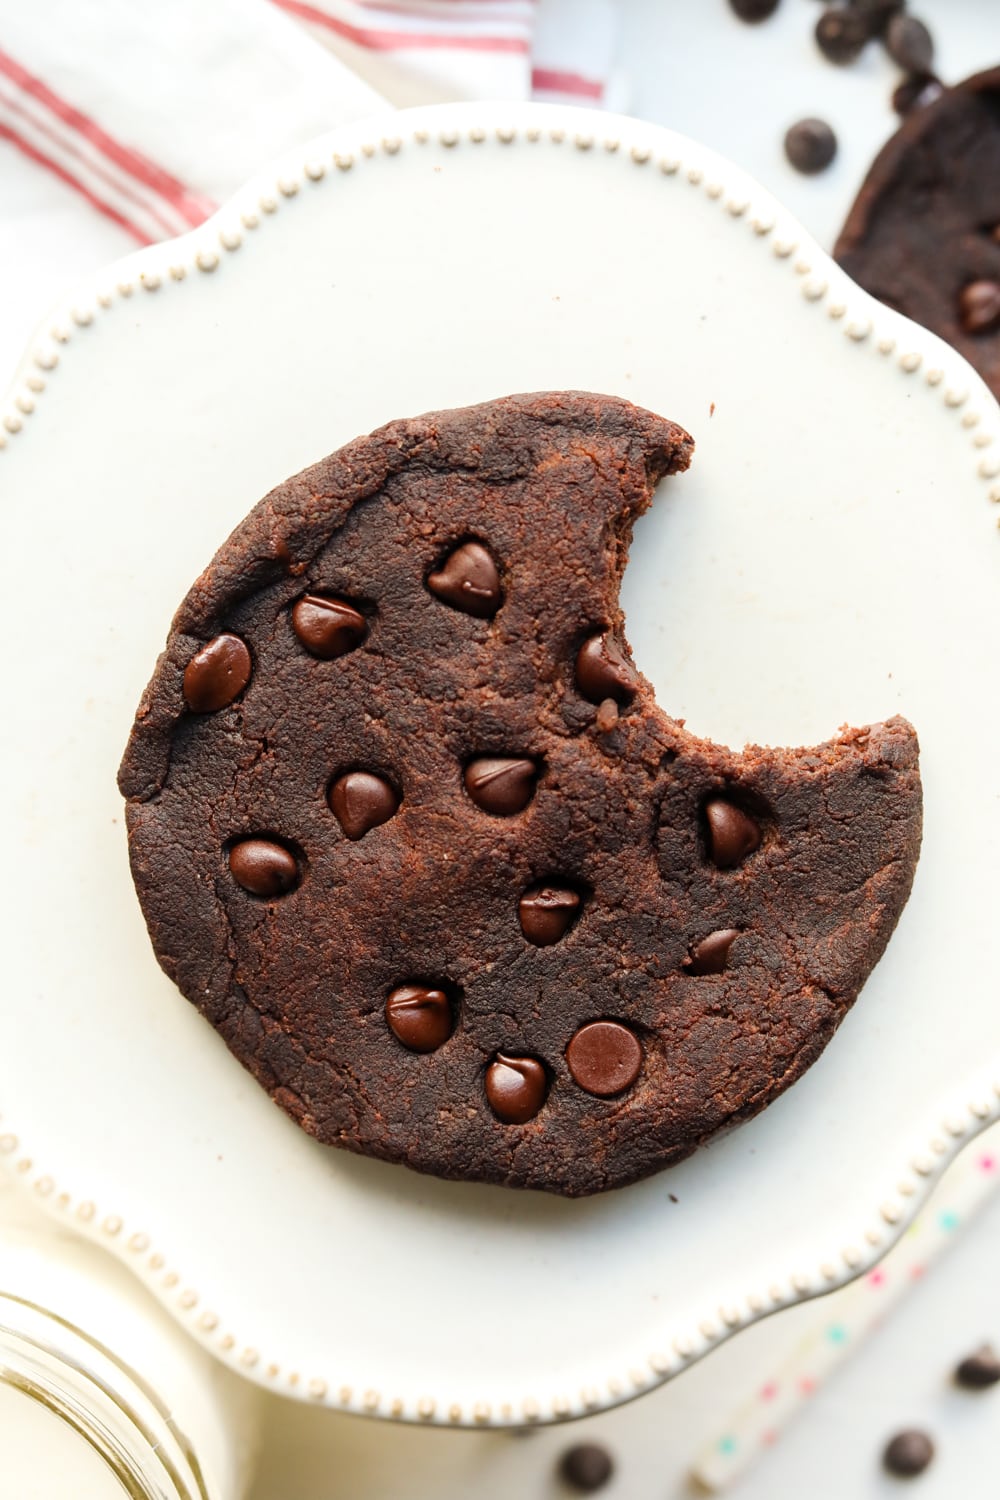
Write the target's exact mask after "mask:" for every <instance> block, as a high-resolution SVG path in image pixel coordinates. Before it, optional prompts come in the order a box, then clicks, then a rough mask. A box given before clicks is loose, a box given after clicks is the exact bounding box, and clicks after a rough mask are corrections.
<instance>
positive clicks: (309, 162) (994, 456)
mask: <svg viewBox="0 0 1000 1500" xmlns="http://www.w3.org/2000/svg"><path fill="white" fill-rule="evenodd" d="M491 138H492V139H493V140H495V141H496V142H498V143H499V144H500V145H501V146H512V145H514V144H515V143H516V142H518V141H519V140H520V141H523V142H524V143H525V144H527V145H539V144H541V143H543V142H544V143H546V144H549V145H553V146H562V145H567V146H570V147H573V148H575V149H576V150H577V151H581V152H594V153H595V155H597V156H600V155H610V156H617V157H618V158H619V159H620V160H621V161H623V162H628V163H631V164H632V165H633V166H635V167H640V168H643V167H649V168H652V169H653V170H654V171H655V170H657V169H658V170H659V172H660V173H661V174H662V175H663V176H664V177H667V178H676V179H678V180H679V181H684V182H687V183H688V184H690V185H691V186H692V187H695V188H700V189H702V190H703V191H704V192H705V194H706V195H707V196H708V198H709V199H711V200H712V201H714V202H716V203H718V204H719V205H720V207H721V208H722V209H723V210H724V212H725V213H726V215H727V216H728V217H729V218H730V219H732V220H733V221H734V222H735V223H740V222H742V223H746V224H748V225H749V226H750V228H751V230H752V232H753V234H754V236H755V237H756V238H758V239H760V240H766V239H768V238H769V237H771V236H772V235H775V230H776V228H777V217H776V215H775V214H774V213H773V212H771V211H768V210H765V211H762V212H757V213H755V212H754V210H753V203H752V199H751V197H750V195H749V193H748V192H747V191H745V190H744V189H743V188H742V187H741V188H740V189H738V190H737V191H735V192H730V191H729V189H728V188H727V186H726V184H725V182H724V181H723V180H722V178H721V176H720V175H719V174H718V173H717V172H716V171H714V170H711V169H709V170H706V168H705V167H704V166H703V165H701V164H699V163H693V164H692V165H690V166H688V167H685V165H684V163H683V161H682V160H681V159H680V157H679V156H672V155H658V154H657V151H656V149H655V147H654V146H653V145H652V144H650V143H649V142H647V141H642V140H637V141H635V142H634V143H632V144H628V143H626V142H624V141H623V140H622V138H621V136H618V135H602V134H601V133H600V132H598V131H589V130H577V131H573V130H570V129H565V128H563V127H560V126H551V127H549V128H547V129H546V128H544V127H543V126H541V125H529V126H526V127H521V128H518V127H516V126H514V125H503V124H501V125H495V126H491V127H487V126H484V125H472V126H468V127H465V128H458V127H446V128H443V129H439V130H437V131H432V130H428V129H426V128H419V127H418V128H417V129H415V130H413V131H412V132H411V134H410V135H409V137H408V138H405V139H404V136H402V135H395V134H388V135H384V136H381V137H380V138H379V140H378V141H376V142H366V143H364V144H362V145H360V146H358V147H357V149H356V151H339V150H334V151H332V152H327V153H326V154H322V153H321V152H319V151H318V150H317V149H312V150H311V151H308V152H307V154H306V156H305V157H304V158H303V159H302V161H301V164H300V166H299V168H298V170H297V171H292V170H289V169H287V168H286V169H285V170H284V171H282V172H280V173H279V174H278V176H277V178H276V179H275V181H274V183H273V185H272V186H270V187H269V188H266V189H264V190H263V191H260V192H258V193H257V195H256V196H255V198H254V199H253V200H251V199H250V198H249V197H248V196H247V195H246V194H245V193H239V194H237V195H236V199H235V200H234V202H235V203H236V204H237V205H238V208H234V207H233V206H232V204H231V205H229V206H226V207H223V208H222V209H220V210H219V212H218V213H217V214H215V215H213V216H212V218H211V219H208V220H207V221H206V223H205V224H204V225H202V226H200V227H199V228H198V229H196V230H193V231H192V232H191V233H190V234H188V235H185V236H184V237H183V239H181V240H177V241H172V242H171V241H167V242H165V243H164V244H159V245H151V246H148V247H147V248H146V249H145V250H143V251H140V252H139V253H138V256H137V257H131V258H130V262H131V263H132V264H135V263H137V262H138V261H145V260H149V261H150V262H152V261H155V262H156V263H157V264H156V267H155V268H154V267H153V265H152V264H151V265H150V267H149V269H145V268H143V269H139V270H138V271H137V272H136V274H134V275H133V276H131V277H122V278H120V279H117V280H115V281H114V282H113V283H111V282H104V283H101V282H100V281H98V282H97V283H95V285H94V288H93V291H92V293H91V294H90V295H89V296H87V295H83V294H81V296H80V298H79V299H78V300H77V301H74V302H71V303H69V304H68V305H67V306H66V307H65V308H64V309H63V311H62V312H61V313H60V314H59V315H58V316H57V317H55V318H54V319H53V320H52V321H51V323H49V325H48V327H47V328H46V329H45V330H44V332H43V333H42V334H41V335H36V338H35V340H34V342H33V345H32V347H31V349H30V353H29V356H28V363H29V368H28V371H27V373H25V374H23V375H22V376H21V378H20V379H19V380H17V381H16V382H15V384H14V386H13V388H12V390H11V391H10V393H9V396H8V398H7V400H6V402H5V405H4V409H3V411H2V412H0V451H2V450H3V449H5V448H6V447H7V446H8V445H9V440H10V438H12V437H16V436H17V435H18V434H19V433H20V432H22V431H23V430H24V425H25V422H26V421H27V419H29V418H30V417H31V416H33V415H34V413H35V411H36V410H37V408H38V401H39V398H40V397H41V396H42V395H43V394H44V392H45V391H46V390H47V388H48V384H49V377H51V375H52V372H53V371H55V370H56V369H57V367H58V365H59V362H60V358H61V351H62V349H63V348H64V347H65V346H66V345H67V344H69V343H70V341H71V340H72V339H74V338H75V337H77V336H79V334H80V333H82V332H83V331H84V330H86V329H87V328H89V327H91V326H92V324H93V323H94V320H95V318H96V317H97V316H98V314H99V313H100V312H102V311H107V310H109V309H110V308H111V307H112V306H113V305H114V303H115V301H116V299H128V298H130V297H131V296H133V295H134V293H135V292H137V291H144V292H148V293H156V292H159V291H161V290H162V289H165V288H167V287H168V286H169V284H170V283H171V282H173V283H181V282H183V281H185V280H186V278H187V276H188V274H189V273H191V272H194V273H202V274H205V275H211V274H212V273H213V272H215V271H217V270H218V269H219V268H220V266H221V265H222V263H223V259H224V257H225V256H227V255H233V254H235V253H236V252H237V251H239V250H240V249H241V248H242V246H243V245H244V243H245V241H246V238H247V236H248V235H251V234H253V233H254V232H255V231H256V230H258V229H259V228H260V227H261V225H262V224H263V223H264V222H265V221H266V220H267V219H268V218H270V217H273V215H274V214H276V213H277V212H278V210H279V208H280V206H281V203H282V201H283V200H285V201H288V200H290V199H293V198H295V197H297V196H298V194H299V193H300V192H301V191H302V190H303V189H304V188H308V187H309V186H310V185H312V186H313V187H316V186H318V185H319V184H320V183H322V182H323V181H324V180H326V179H327V178H330V177H332V178H334V179H336V178H338V177H342V176H344V175H346V174H348V173H350V172H351V171H352V170H353V169H355V168H356V167H360V166H361V165H362V164H363V163H364V162H365V161H370V160H371V159H372V158H374V157H376V156H382V157H398V156H399V155H400V153H401V152H402V151H403V150H404V147H405V146H406V145H410V146H411V147H412V146H417V147H421V146H427V145H429V144H431V143H432V142H433V143H436V144H438V145H440V146H442V147H444V148H445V149H446V150H455V149H456V148H458V147H459V146H461V145H463V144H465V145H471V146H473V147H482V146H483V145H485V144H486V143H487V142H489V141H490V140H491ZM771 243H772V249H773V252H774V254H775V256H776V257H777V258H778V259H780V260H786V261H788V262H790V263H791V265H792V267H793V269H794V272H795V274H796V276H797V277H798V278H799V282H800V287H801V292H802V296H803V297H804V298H805V300H806V301H807V302H810V303H813V304H816V305H818V306H822V305H823V304H824V303H825V304H826V311H827V314H828V316H829V318H830V320H831V321H832V322H834V323H837V324H839V325H840V326H841V328H842V329H843V332H844V334H845V335H846V337H847V338H848V339H850V340H851V341H852V342H853V343H855V344H858V345H861V344H865V343H868V342H869V341H871V343H872V345H873V347H874V348H875V349H876V351H877V352H878V354H879V355H880V356H881V357H882V358H884V359H886V360H894V361H895V363H896V366H897V368H898V369H899V370H900V371H901V372H902V374H904V375H908V376H909V375H916V374H917V373H918V372H919V371H921V370H923V378H924V380H925V382H926V384H927V385H928V386H929V387H931V388H932V389H940V391H941V395H942V397H943V400H944V404H945V406H946V407H947V408H948V409H949V410H950V411H954V412H956V413H958V412H960V411H961V412H962V415H961V418H960V420H961V423H962V427H963V428H964V429H966V430H967V431H968V432H969V434H970V440H971V444H972V447H973V450H974V452H975V454H976V456H977V458H978V463H977V465H976V474H977V477H978V478H980V479H982V480H984V481H986V482H987V483H989V484H990V485H991V488H990V490H989V498H990V500H992V501H994V502H995V503H998V504H1000V482H997V481H1000V425H998V422H997V418H996V412H995V410H992V411H990V412H989V416H988V417H987V410H986V408H979V407H969V401H970V398H971V394H972V393H971V390H970V388H969V386H968V385H967V384H965V383H964V382H962V381H961V380H958V381H956V382H954V383H953V382H949V381H948V379H947V374H946V371H945V370H944V369H942V368H941V367H940V365H938V364H936V363H935V362H934V361H933V358H932V357H931V355H932V354H933V352H934V351H930V352H929V351H926V350H921V349H920V348H917V347H909V348H904V349H902V350H900V349H899V347H898V341H897V339H896V338H895V337H894V336H893V335H892V334H891V333H890V332H888V331H886V332H885V333H883V334H881V335H880V334H879V331H878V329H877V328H876V326H875V322H874V320H873V318H872V316H871V315H870V314H868V313H867V312H860V313H859V314H858V315H856V316H852V315H851V309H850V305H849V300H847V299H849V298H850V295H851V293H852V292H854V291H855V290H856V289H855V288H854V287H853V284H852V283H851V282H850V281H849V279H848V278H847V276H846V275H845V274H844V273H843V272H842V271H840V269H839V267H837V266H836V265H835V262H833V261H831V260H830V259H829V257H827V256H826V255H825V253H824V252H822V251H818V259H819V261H822V262H825V267H824V265H818V266H817V265H815V264H814V259H815V258H816V257H815V256H814V255H812V254H810V253H809V252H808V251H807V253H806V254H804V255H799V254H798V251H799V243H798V241H797V240H796V238H795V237H794V235H790V236H781V235H775V237H774V238H773V239H772V241H771ZM817 248H818V247H817ZM171 251H173V252H174V253H173V254H171V253H170V252H171ZM182 251H183V253H182ZM831 271H832V272H833V273H834V274H833V275H832V277H831ZM930 337H932V338H933V336H932V335H931V336H930ZM910 339H911V343H912V342H913V339H912V334H911V335H910ZM954 357H955V359H960V356H958V355H955V356H954ZM962 363H963V364H964V363H965V362H964V361H962ZM963 408H966V409H964V410H963ZM991 427H992V428H993V430H990V429H991ZM990 448H993V449H994V450H995V451H994V452H992V453H990V452H988V451H986V450H988V449H990ZM997 524H998V526H1000V519H998V522H997Z"/></svg>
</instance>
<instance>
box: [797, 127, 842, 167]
mask: <svg viewBox="0 0 1000 1500" xmlns="http://www.w3.org/2000/svg"><path fill="white" fill-rule="evenodd" d="M836 154H837V137H836V136H835V135H834V133H833V131H832V130H831V129H830V126H829V125H828V124H827V123H826V121H825V120H815V119H810V120H798V121H796V123H795V124H794V125H791V126H789V128H788V130H787V131H786V132H785V155H786V156H787V157H788V160H789V161H790V162H791V164H792V166H793V167H794V168H795V170H796V171H797V172H804V173H806V175H807V176H811V175H812V174H813V173H814V172H822V171H823V169H824V167H828V166H829V165H830V163H831V162H832V161H833V158H834V157H835V156H836Z"/></svg>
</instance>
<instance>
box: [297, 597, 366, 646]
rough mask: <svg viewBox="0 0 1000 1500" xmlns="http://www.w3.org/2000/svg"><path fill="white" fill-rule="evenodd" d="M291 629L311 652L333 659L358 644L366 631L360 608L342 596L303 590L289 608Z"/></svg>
mask: <svg viewBox="0 0 1000 1500" xmlns="http://www.w3.org/2000/svg"><path fill="white" fill-rule="evenodd" d="M292 629H293V630H294V631H295V634H296V635H297V636H298V638H299V640H300V641H301V642H302V644H303V646H305V648H306V650H307V651H308V652H309V653H310V654H311V655H312V656H319V657H322V659H323V660H324V661H333V660H334V659H335V658H336V657H338V656H346V655H347V653H348V651H353V650H354V648H355V647H356V646H360V645H361V642H362V641H363V640H364V638H365V636H366V635H367V633H368V625H367V622H366V620H365V617H364V615H363V614H361V612H360V611H359V610H357V609H355V608H354V605H353V604H348V602H347V600H346V599H334V598H332V597H331V596H329V595H327V594H304V595H303V596H302V598H301V599H299V600H298V601H297V603H296V604H295V605H294V606H293V608H292Z"/></svg>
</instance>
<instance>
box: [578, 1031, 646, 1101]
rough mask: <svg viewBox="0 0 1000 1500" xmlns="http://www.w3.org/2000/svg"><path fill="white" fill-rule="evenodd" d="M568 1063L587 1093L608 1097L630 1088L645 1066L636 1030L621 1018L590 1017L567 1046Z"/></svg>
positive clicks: (603, 1097) (602, 1097)
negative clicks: (596, 1018) (590, 1019)
mask: <svg viewBox="0 0 1000 1500" xmlns="http://www.w3.org/2000/svg"><path fill="white" fill-rule="evenodd" d="M566 1066H567V1067H568V1068H569V1071H570V1073H571V1074H572V1075H573V1081H574V1083H578V1084H579V1085H580V1087H581V1088H582V1089H585V1090H586V1092H587V1093H588V1094H596V1095H597V1096H598V1098H600V1099H608V1098H610V1097H611V1095H612V1094H620V1093H621V1092H622V1090H623V1089H627V1088H631V1086H632V1084H633V1083H635V1080H636V1079H637V1078H638V1076H639V1070H640V1068H641V1067H642V1047H641V1046H640V1044H639V1038H638V1037H637V1036H636V1034H635V1032H634V1031H630V1030H629V1028H628V1027H627V1026H622V1025H621V1024H620V1022H618V1021H590V1022H588V1024H587V1025H586V1026H581V1027H580V1030H579V1031H578V1032H577V1033H576V1035H575V1036H574V1037H573V1039H572V1040H571V1042H570V1044H569V1046H568V1047H567V1048H566Z"/></svg>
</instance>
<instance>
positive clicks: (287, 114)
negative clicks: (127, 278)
mask: <svg viewBox="0 0 1000 1500" xmlns="http://www.w3.org/2000/svg"><path fill="white" fill-rule="evenodd" d="M615 4H616V0H171V3H170V4H169V5H165V6H164V5H162V4H158V3H153V0H90V3H88V4H86V5H83V4H81V3H80V0H45V3H44V4H36V5H23V4H18V3H16V0H0V16H2V19H3V25H2V27H0V171H5V172H6V175H7V178H8V185H9V184H10V183H12V182H13V183H14V184H15V188H16V191H15V198H17V199H19V200H20V199H25V198H26V199H29V200H32V201H30V202H28V205H27V207H28V210H29V213H28V217H29V218H30V219H31V221H32V222H37V221H44V220H45V218H46V212H45V201H44V198H45V195H52V203H53V212H55V201H56V198H58V200H59V212H60V215H61V219H60V222H65V208H66V206H67V204H68V202H69V201H70V200H72V201H73V202H75V203H77V204H78V205H79V208H80V210H81V212H88V213H96V214H99V215H101V216H102V218H103V220H104V221H105V226H106V227H110V228H111V229H112V231H113V232H115V233H117V234H119V235H120V237H121V240H122V243H121V245H120V246H119V247H118V251H119V253H120V250H122V249H124V248H127V243H128V242H131V243H136V242H137V243H139V244H148V243H151V242H153V241H156V240H160V239H164V238H168V237H169V236H171V235H175V234H180V233H183V232H184V231H185V230H187V229H190V228H191V227H192V226H193V225H195V224H198V223H200V222H201V221H202V220H203V219H204V218H205V217H207V215H208V214H210V213H211V212H212V211H213V209H214V208H215V206H216V205H217V204H218V203H219V202H220V201H221V200H222V199H223V198H225V197H226V196H227V195H228V194H229V193H231V192H232V191H233V190H234V189H235V188H236V187H237V186H238V185H239V184H240V183H241V182H242V181H243V180H244V179H245V178H247V177H248V176H250V175H251V174H252V173H253V172H254V171H255V170H256V169H257V168H258V167H260V166H261V165H262V164H263V163H264V162H266V161H267V160H268V159H270V158H272V157H274V156H276V155H278V154H279V153H280V152H282V151H283V150H285V149H287V148H288V147H291V146H294V145H296V144H297V143H299V142H302V141H305V140H308V139H309V138H310V137H311V136H314V135H317V134H320V133H321V132H322V131H324V130H327V129H329V128H331V127H332V126H334V125H336V124H338V123H342V122H343V121H345V120H350V119H358V118H361V117H362V116H365V115H371V114H373V113H375V112H378V111H380V110H384V109H387V108H392V107H400V106H403V105H408V104H417V103H426V102H430V101H435V100H447V99H483V98H492V99H517V100H519V99H525V98H529V97H531V96H532V94H534V95H535V96H537V97H539V98H543V99H547V100H571V101H572V102H574V103H578V104H579V103H588V104H592V105H601V104H603V103H606V102H608V97H607V90H608V81H609V79H610V78H611V77H612V71H613V60H614V47H615V35H616V14H615ZM614 102H615V104H616V106H619V107H620V99H616V100H615V101H614ZM26 166H27V167H29V168H30V169H32V173H30V174H27V175H26V172H25V168H26ZM32 174H33V175H32ZM29 176H30V179H31V183H32V186H28V180H29ZM36 183H37V186H35V184H36ZM22 184H23V185H24V188H23V191H22ZM43 184H44V186H43ZM9 201H10V200H9V195H8V202H9ZM28 232H29V234H30V230H29V231H28ZM0 248H3V249H4V250H6V245H5V244H4V237H3V236H0ZM109 251H110V245H109ZM111 253H114V252H111ZM81 269H82V267H81Z"/></svg>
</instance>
